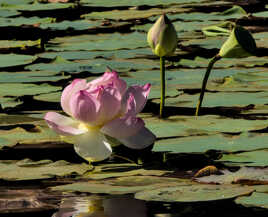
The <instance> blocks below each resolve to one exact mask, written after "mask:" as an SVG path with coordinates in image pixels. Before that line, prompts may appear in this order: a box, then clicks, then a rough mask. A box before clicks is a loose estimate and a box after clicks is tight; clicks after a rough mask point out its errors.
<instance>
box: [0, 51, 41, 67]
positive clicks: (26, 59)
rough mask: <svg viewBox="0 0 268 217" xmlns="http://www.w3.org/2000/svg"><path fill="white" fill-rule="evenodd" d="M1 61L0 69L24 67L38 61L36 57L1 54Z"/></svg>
mask: <svg viewBox="0 0 268 217" xmlns="http://www.w3.org/2000/svg"><path fill="white" fill-rule="evenodd" d="M0 59H1V64H0V68H6V67H11V66H22V65H27V64H30V63H32V62H33V61H34V60H36V57H34V56H30V55H18V54H0Z"/></svg>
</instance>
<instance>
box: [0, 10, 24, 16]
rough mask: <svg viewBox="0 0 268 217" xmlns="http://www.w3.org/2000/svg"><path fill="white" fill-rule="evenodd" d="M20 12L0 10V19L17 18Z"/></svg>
mask: <svg viewBox="0 0 268 217" xmlns="http://www.w3.org/2000/svg"><path fill="white" fill-rule="evenodd" d="M19 14H20V12H18V11H16V10H12V9H11V10H9V9H0V17H5V18H7V17H13V16H18V15H19Z"/></svg>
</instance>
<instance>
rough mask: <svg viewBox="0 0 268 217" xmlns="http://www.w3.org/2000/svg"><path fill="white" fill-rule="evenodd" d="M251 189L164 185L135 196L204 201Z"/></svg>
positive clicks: (230, 195) (242, 193) (238, 193)
mask: <svg viewBox="0 0 268 217" xmlns="http://www.w3.org/2000/svg"><path fill="white" fill-rule="evenodd" d="M253 191H254V189H253V188H251V187H247V186H245V187H243V186H239V185H205V184H203V185H190V186H189V185H187V186H178V187H164V188H158V189H154V190H147V191H142V192H138V193H136V194H135V198H136V199H139V200H146V201H161V202H204V201H215V200H226V199H231V198H236V197H238V196H243V195H249V194H250V193H252V192H253Z"/></svg>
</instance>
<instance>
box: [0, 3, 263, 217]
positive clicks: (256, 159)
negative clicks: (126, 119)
mask: <svg viewBox="0 0 268 217" xmlns="http://www.w3.org/2000/svg"><path fill="white" fill-rule="evenodd" d="M267 5H268V2H267V1H258V0H256V1H202V0H191V1H188V0H187V1H186V0H177V1H176V0H166V1H158V0H154V1H151V0H147V1H124V0H121V1H117V0H113V1H107V0H98V1H94V2H93V1H89V0H80V1H66V2H64V1H62V2H60V1H58V3H51V2H48V1H36V0H0V6H1V7H0V30H1V31H0V32H1V34H0V39H1V40H0V70H1V76H0V104H1V108H0V159H1V160H0V164H1V166H0V179H1V182H0V183H1V192H2V194H1V195H2V196H0V201H1V202H0V216H15V215H18V216H22V215H25V216H26V215H27V216H30V215H33V216H36V215H37V213H38V215H42V216H51V215H52V213H56V212H58V214H55V215H56V216H64V213H66V211H62V212H63V213H61V211H59V210H58V208H59V207H61V206H63V207H64V209H66V207H65V205H62V204H65V201H67V202H66V204H67V210H68V209H70V210H71V211H70V212H75V211H74V210H76V208H74V207H75V205H74V204H77V202H76V201H77V200H78V201H79V198H81V197H82V199H81V201H80V202H78V204H79V203H80V204H82V205H81V206H82V207H83V206H86V207H87V206H89V205H83V204H87V203H91V202H89V201H95V200H96V199H95V198H94V197H95V196H92V198H90V199H83V197H86V198H87V197H89V195H91V194H90V193H93V194H105V197H104V198H106V197H107V194H110V195H115V194H116V195H126V194H127V195H129V194H130V195H132V196H130V197H131V198H133V197H134V196H133V195H134V194H135V197H136V198H139V199H144V200H146V201H154V200H156V202H146V203H145V202H141V200H136V199H129V200H130V204H132V203H133V204H136V203H137V204H138V205H137V206H138V207H142V208H139V209H141V212H143V214H137V215H138V216H142V215H144V216H159V217H161V216H163V217H164V216H165V217H166V216H184V217H185V216H193V215H195V216H208V215H218V216H230V215H231V213H230V211H227V210H233V215H237V216H253V213H254V216H266V215H267V213H266V209H265V208H267V207H268V195H267V194H266V193H267V192H268V188H267V185H266V184H267V181H268V171H267V169H266V168H265V167H267V165H268V158H267V150H268V149H267V148H268V144H267V143H268V134H267V133H268V130H267V129H268V128H267V127H268V121H267V115H268V100H267V99H268V91H267V90H268V85H267V84H268V68H267V66H268V58H267V47H268V40H267V39H268V33H267V31H268V28H267V22H268V9H267V8H268V7H267ZM163 13H166V14H167V16H168V17H169V19H170V20H171V21H172V22H173V25H174V26H175V28H176V31H177V35H178V38H179V42H178V48H177V50H176V52H175V54H174V56H172V57H170V58H168V60H167V61H168V62H167V71H166V82H167V94H166V95H167V98H166V114H167V115H166V116H167V117H166V118H165V119H163V120H160V119H159V118H158V111H159V101H160V100H159V98H160V72H159V60H158V58H157V57H156V56H154V55H153V54H152V51H151V49H150V48H149V46H148V44H147V42H146V34H147V31H148V29H149V28H150V27H151V26H152V25H153V23H154V22H155V20H156V19H157V18H158V17H159V16H160V15H161V14H163ZM230 22H235V23H237V24H239V25H242V26H244V27H245V28H247V29H248V30H249V31H251V33H252V35H253V37H254V39H255V40H256V43H257V46H258V52H257V56H253V57H248V58H243V59H222V60H220V61H218V62H217V63H216V64H215V66H214V69H213V70H212V73H211V76H210V80H209V82H208V86H207V90H208V91H207V92H206V94H205V98H204V101H203V108H202V111H201V116H200V117H198V118H196V117H195V116H194V112H195V106H196V102H197V99H198V97H199V93H200V87H201V82H202V79H203V76H204V73H205V70H206V66H207V64H208V61H209V59H210V58H211V57H213V56H214V55H215V54H217V52H218V50H219V48H220V47H221V45H222V44H223V43H224V41H225V40H226V39H227V37H228V34H229V33H228V31H229V26H230ZM107 66H109V67H110V68H112V69H115V70H116V71H118V73H119V74H120V76H121V77H122V78H123V79H124V80H126V81H127V83H128V85H131V84H145V83H148V82H149V83H151V84H152V90H151V92H150V95H149V100H148V103H147V105H146V107H145V109H144V110H143V112H142V113H141V114H140V117H142V118H143V119H144V120H145V122H146V126H147V127H148V128H149V129H150V130H151V131H153V132H154V133H155V134H156V136H157V141H156V143H155V145H154V146H153V147H152V152H151V151H150V150H144V151H143V152H137V151H136V152H135V151H133V152H128V151H126V150H125V149H124V148H122V147H119V148H117V149H115V151H116V152H118V153H119V154H120V155H122V156H126V157H127V158H129V159H130V160H132V161H134V162H136V163H139V164H138V165H137V164H135V163H134V162H133V163H129V162H128V161H125V160H122V159H119V158H112V159H110V160H108V161H105V162H102V163H100V164H96V165H94V166H95V168H94V170H93V167H92V166H90V165H88V164H86V163H85V162H84V161H83V160H82V159H81V158H80V157H79V156H78V155H76V154H75V152H74V151H73V147H72V144H67V143H64V142H63V141H61V140H60V138H59V137H58V135H56V134H54V132H52V130H50V129H49V128H48V127H47V125H46V123H45V122H44V120H43V116H44V114H45V113H46V112H48V111H58V112H59V111H61V107H60V104H59V101H60V95H61V91H62V89H63V88H64V87H65V86H67V85H68V84H69V82H70V81H72V80H73V79H75V78H86V79H87V80H92V79H94V78H96V77H98V76H100V75H102V74H103V72H104V71H105V70H106V67H107ZM141 163H143V164H142V165H141ZM208 165H214V166H216V167H217V168H218V169H219V170H220V171H221V173H222V174H224V175H223V176H218V175H214V176H213V175H211V176H206V177H203V178H200V179H199V180H196V181H198V182H202V183H208V186H207V185H204V184H203V185H201V184H197V182H191V181H190V179H191V178H192V177H193V176H194V174H196V172H197V171H198V170H199V169H202V168H203V167H205V166H208ZM208 175H209V173H208ZM116 177H117V178H116ZM118 177H119V178H118ZM128 177H132V179H131V180H128V179H127V178H128ZM155 178H157V181H156V180H155ZM167 178H170V179H171V180H169V179H167ZM121 179H122V180H123V181H122V180H121ZM124 179H126V180H124ZM148 180H151V181H148ZM169 182H170V183H172V184H167V183H169ZM75 183H76V185H72V184H75ZM77 183H78V184H77ZM163 183H164V184H163ZM174 183H176V184H174ZM211 183H212V184H211ZM215 183H218V184H221V185H219V186H220V187H218V186H216V187H215V185H213V184H215ZM230 183H234V184H231V185H230ZM63 184H69V185H67V186H65V187H63V186H62V185H63ZM153 184H156V186H154V185H153ZM158 184H159V186H158ZM239 184H243V186H238V185H239ZM178 185H179V186H181V185H182V186H185V188H183V189H185V190H184V192H186V194H187V195H182V196H180V191H179V192H178V193H176V192H177V190H179V187H178ZM196 185H197V186H196ZM200 186H201V187H200ZM210 186H212V187H210ZM234 186H235V187H234ZM51 187H52V188H51ZM217 187H218V188H217ZM158 188H159V189H160V192H151V191H150V190H152V189H158ZM161 188H163V189H165V190H164V191H161ZM166 188H168V190H167V189H166ZM170 188H174V189H173V190H172V192H175V193H174V194H173V193H168V195H165V193H163V192H170ZM195 188H196V189H195ZM210 188H213V189H212V190H211V189H210ZM104 189H105V190H104ZM193 189H195V190H196V192H198V194H193ZM208 189H209V191H210V193H211V191H212V192H214V191H216V192H219V194H216V193H212V194H210V193H209V192H208ZM230 189H231V190H230ZM235 189H236V190H235ZM55 190H56V191H55ZM145 191H149V192H147V193H146V196H144V195H142V194H141V192H145ZM62 192H68V193H62ZM188 193H189V195H190V196H189V195H188ZM152 195H153V196H152ZM159 195H162V196H159ZM202 195H205V197H202ZM211 195H213V196H211ZM222 195H225V197H224V198H222ZM241 195H247V197H239V196H241ZM77 196H78V199H77ZM96 197H97V201H99V204H104V202H102V200H103V198H102V197H101V196H96ZM98 197H99V198H98ZM124 197H125V196H123V198H124ZM109 198H110V200H113V199H114V200H115V201H116V198H117V197H113V196H109ZM111 198H112V199H111ZM119 199H120V197H119ZM222 199H224V200H222ZM104 200H105V201H106V200H108V199H104ZM70 201H71V202H70ZM100 201H101V202H100ZM123 201H128V200H123ZM133 201H134V202H133ZM137 201H139V202H137ZM162 202H164V203H162ZM174 202H175V203H174ZM92 203H93V204H94V202H92ZM94 206H95V205H93V207H94ZM133 206H135V205H133ZM96 207H97V208H96V210H97V211H98V210H99V211H100V213H99V214H98V215H99V216H105V215H108V216H110V217H111V216H112V214H107V213H106V214H105V213H103V212H104V209H105V208H104V205H96ZM98 207H99V208H98ZM144 207H145V208H144ZM143 209H146V211H144V210H143ZM93 210H95V208H94V209H93ZM115 210H116V208H115ZM84 212H85V211H84ZM217 212H219V213H217ZM23 213H24V214H23ZM59 213H61V214H59ZM144 213H145V214H144ZM163 213H166V214H165V215H164V214H163ZM162 214H163V215H162ZM66 215H67V214H66ZM67 216H68V215H67ZM88 216H91V214H88ZM92 216H93V214H92ZM133 216H134V215H133Z"/></svg>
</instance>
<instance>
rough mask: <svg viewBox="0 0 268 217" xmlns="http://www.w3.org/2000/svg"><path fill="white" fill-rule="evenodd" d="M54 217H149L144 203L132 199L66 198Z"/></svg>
mask: <svg viewBox="0 0 268 217" xmlns="http://www.w3.org/2000/svg"><path fill="white" fill-rule="evenodd" d="M52 217H147V208H146V206H145V202H144V201H140V200H136V199H133V198H131V197H127V196H122V197H113V198H109V197H107V198H101V197H98V196H90V197H80V198H77V197H72V198H64V199H62V202H61V204H60V209H59V210H58V212H56V213H54V215H53V216H52Z"/></svg>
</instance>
